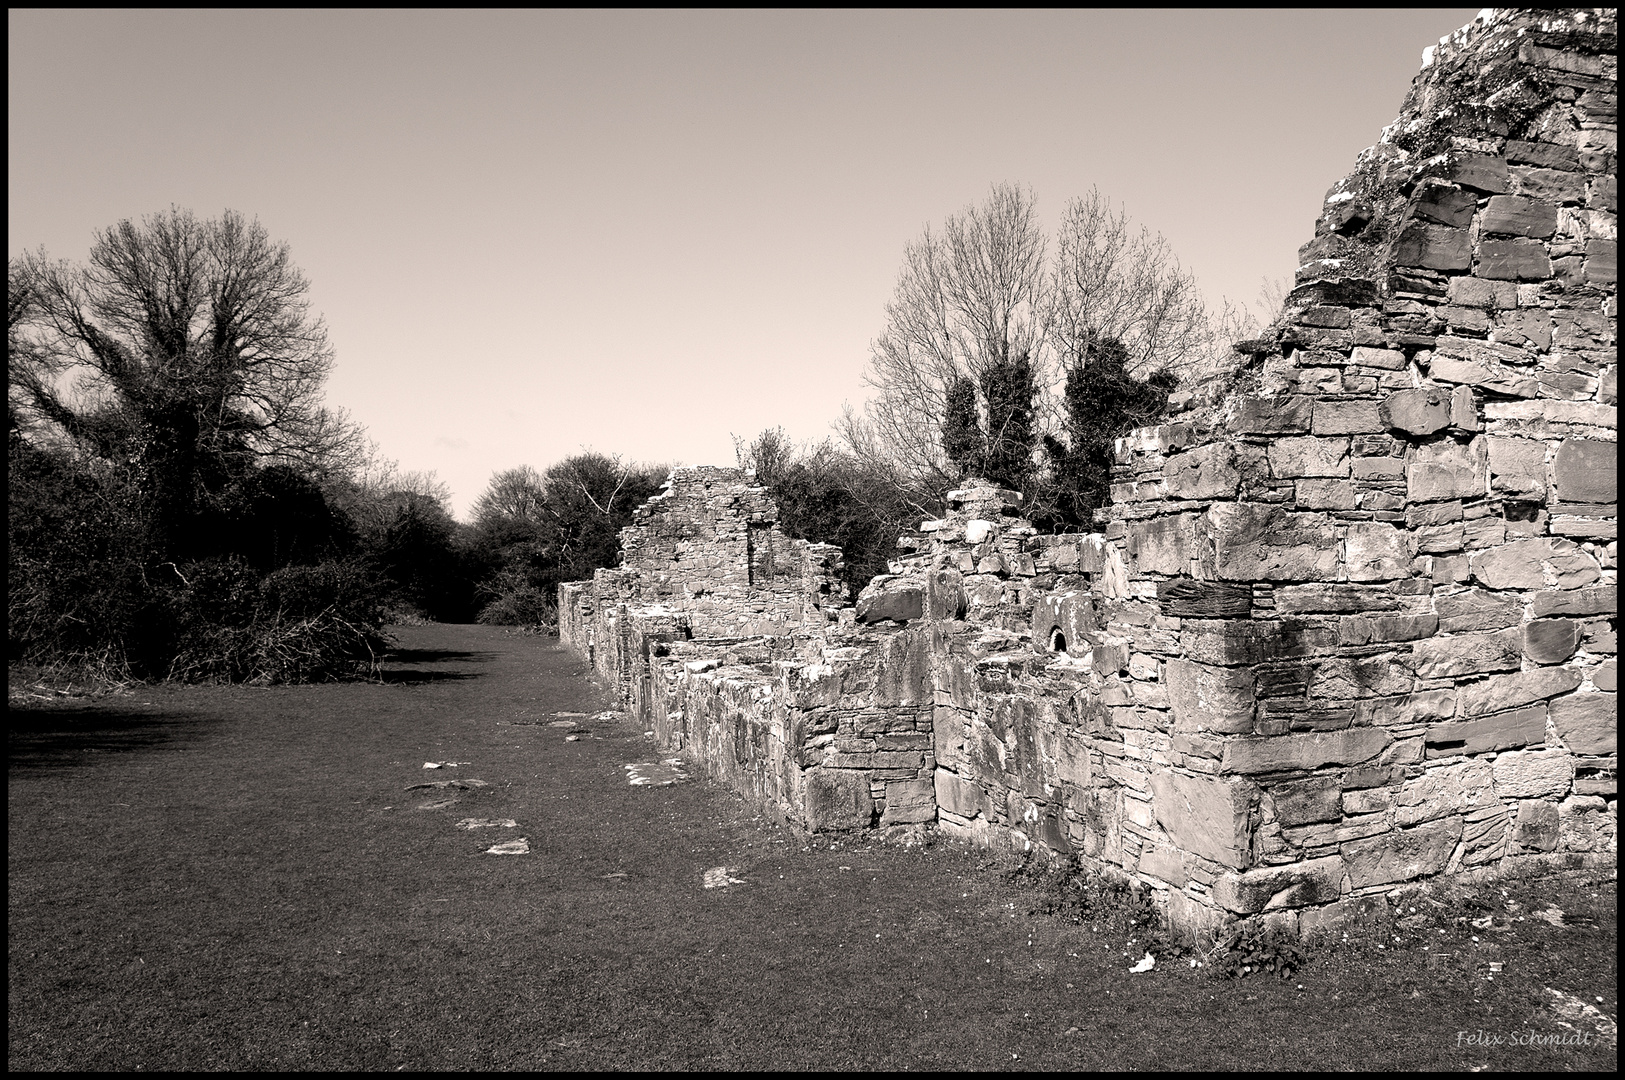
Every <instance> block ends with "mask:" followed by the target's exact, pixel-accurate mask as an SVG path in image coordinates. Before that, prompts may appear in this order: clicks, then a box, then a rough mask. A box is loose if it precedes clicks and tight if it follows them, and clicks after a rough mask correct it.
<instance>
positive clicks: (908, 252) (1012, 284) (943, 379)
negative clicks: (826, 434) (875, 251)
mask: <svg viewBox="0 0 1625 1080" xmlns="http://www.w3.org/2000/svg"><path fill="white" fill-rule="evenodd" d="M1043 268H1044V236H1043V233H1042V231H1041V230H1040V229H1039V227H1038V223H1037V221H1036V219H1035V215H1034V203H1033V197H1032V193H1031V192H1030V191H1027V190H1025V189H1022V188H1019V187H1016V186H1014V185H1010V184H1001V185H998V186H995V187H994V189H993V192H992V194H991V195H990V196H989V198H988V200H987V201H986V202H985V203H983V204H982V205H980V206H968V207H966V208H965V210H964V211H963V212H962V213H960V214H958V215H956V216H952V217H949V218H948V219H947V221H945V222H944V223H943V227H942V230H941V232H940V233H933V232H932V231H931V229H930V228H929V227H927V228H926V230H925V232H924V233H923V234H922V235H921V237H920V239H919V240H917V241H915V242H913V243H911V244H910V245H909V246H908V247H907V248H906V249H905V250H904V253H903V271H902V274H901V276H900V277H899V279H898V282H897V289H896V292H895V293H894V294H893V296H892V300H891V302H890V303H889V304H887V305H886V330H885V332H884V333H883V334H881V336H880V337H879V338H877V339H876V340H875V342H874V344H873V346H872V347H871V350H870V353H871V355H870V371H869V374H868V375H867V376H866V379H865V381H867V382H868V383H869V385H870V386H872V387H874V389H875V391H876V394H875V397H874V398H873V399H872V400H871V401H870V402H869V406H868V409H867V416H866V419H864V420H861V421H860V420H858V419H857V418H856V417H855V416H850V415H849V417H848V418H847V419H846V421H844V422H843V423H842V424H841V425H840V427H841V429H842V434H843V436H844V437H845V439H846V441H847V443H848V448H849V449H850V450H851V451H852V452H853V453H854V454H856V455H857V456H858V457H859V458H860V459H862V458H866V457H868V456H869V454H868V452H867V451H869V450H871V449H874V450H878V451H879V452H880V453H881V454H883V455H884V456H885V457H886V458H889V459H890V460H891V461H892V462H894V463H895V464H896V466H897V467H898V468H899V469H900V470H901V471H902V474H903V476H904V478H905V482H906V483H907V484H908V485H909V486H912V487H918V488H920V489H921V490H928V489H942V488H943V485H945V484H951V483H952V482H953V481H954V480H956V479H957V475H956V474H957V470H956V468H955V466H954V464H953V463H952V462H951V461H950V460H949V458H948V455H947V452H946V450H945V449H944V447H943V443H942V418H943V416H944V415H946V413H947V409H948V396H949V389H950V387H951V386H953V385H954V383H955V380H956V379H960V378H964V377H966V376H969V377H970V378H972V379H980V378H981V377H982V375H983V374H984V372H985V371H986V370H987V369H988V368H989V367H990V366H992V365H995V364H1004V363H1008V362H1010V361H1012V360H1013V359H1014V358H1016V357H1017V356H1022V355H1025V356H1027V357H1028V358H1029V359H1031V360H1033V361H1034V362H1041V358H1040V353H1041V346H1042V342H1043V336H1044V320H1043V307H1044V288H1045V281H1044V273H1043ZM854 425H858V426H863V427H866V428H867V429H868V430H867V431H866V432H860V431H858V430H857V427H856V426H854Z"/></svg>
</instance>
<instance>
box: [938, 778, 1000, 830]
mask: <svg viewBox="0 0 1625 1080" xmlns="http://www.w3.org/2000/svg"><path fill="white" fill-rule="evenodd" d="M934 781H935V785H936V797H937V805H939V806H941V807H942V809H944V810H946V811H948V812H949V813H950V814H957V815H958V816H959V817H962V818H966V819H969V818H973V817H975V816H976V815H977V814H981V815H983V816H984V817H991V816H992V815H991V809H992V802H991V800H990V799H989V798H988V794H987V792H985V791H983V790H982V788H981V787H980V786H979V785H977V784H974V783H972V782H971V781H969V780H966V779H963V778H962V777H960V776H958V775H956V774H954V773H951V772H949V771H948V770H947V769H938V770H937V771H936V776H935V777H934Z"/></svg>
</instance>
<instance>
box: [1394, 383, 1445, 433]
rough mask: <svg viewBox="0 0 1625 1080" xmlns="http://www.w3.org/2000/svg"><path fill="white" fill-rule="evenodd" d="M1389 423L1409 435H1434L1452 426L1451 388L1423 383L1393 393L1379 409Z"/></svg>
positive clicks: (1396, 429)
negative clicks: (1423, 384) (1412, 388)
mask: <svg viewBox="0 0 1625 1080" xmlns="http://www.w3.org/2000/svg"><path fill="white" fill-rule="evenodd" d="M1377 415H1378V418H1379V419H1380V420H1381V422H1382V424H1383V425H1384V426H1385V427H1388V428H1391V429H1393V430H1395V431H1400V432H1403V433H1405V434H1406V435H1416V436H1422V435H1432V434H1433V433H1434V432H1435V431H1443V430H1444V429H1445V428H1447V427H1449V426H1450V390H1449V388H1447V387H1442V386H1423V387H1419V388H1417V389H1415V390H1401V391H1399V392H1398V393H1394V394H1389V395H1388V397H1387V398H1385V399H1384V400H1383V402H1382V404H1381V405H1380V406H1378V410H1377Z"/></svg>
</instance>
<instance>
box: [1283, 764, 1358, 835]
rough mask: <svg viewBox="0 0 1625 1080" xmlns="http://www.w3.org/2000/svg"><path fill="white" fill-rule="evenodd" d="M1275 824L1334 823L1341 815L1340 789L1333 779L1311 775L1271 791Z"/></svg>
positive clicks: (1341, 791) (1334, 778)
mask: <svg viewBox="0 0 1625 1080" xmlns="http://www.w3.org/2000/svg"><path fill="white" fill-rule="evenodd" d="M1270 798H1271V800H1272V801H1273V802H1274V803H1275V821H1276V824H1278V825H1281V826H1283V827H1286V828H1292V827H1294V826H1297V825H1313V824H1315V823H1316V822H1321V821H1337V820H1338V819H1339V818H1341V817H1342V816H1343V789H1342V788H1341V787H1340V786H1339V784H1338V782H1337V778H1336V777H1335V776H1311V777H1310V778H1309V779H1307V780H1290V781H1287V782H1286V783H1284V784H1276V785H1274V786H1273V787H1271V788H1270Z"/></svg>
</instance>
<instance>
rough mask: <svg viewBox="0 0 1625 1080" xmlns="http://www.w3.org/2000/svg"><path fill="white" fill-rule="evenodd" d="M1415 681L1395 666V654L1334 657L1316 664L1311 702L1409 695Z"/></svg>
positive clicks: (1310, 694) (1311, 686) (1310, 686)
mask: <svg viewBox="0 0 1625 1080" xmlns="http://www.w3.org/2000/svg"><path fill="white" fill-rule="evenodd" d="M1415 681H1416V680H1415V678H1414V677H1413V676H1412V675H1411V673H1410V672H1409V671H1408V670H1406V669H1405V668H1403V667H1401V666H1399V665H1398V664H1395V663H1394V654H1393V653H1378V654H1377V655H1376V656H1334V657H1330V658H1328V659H1326V660H1322V661H1320V662H1319V663H1318V664H1316V665H1315V673H1314V675H1313V677H1312V678H1311V679H1310V680H1309V697H1310V700H1312V701H1313V700H1331V701H1347V700H1349V699H1351V698H1353V699H1360V698H1371V697H1388V696H1391V695H1394V694H1405V693H1409V692H1410V690H1411V687H1412V686H1413V685H1414V684H1415Z"/></svg>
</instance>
